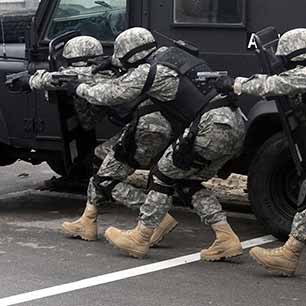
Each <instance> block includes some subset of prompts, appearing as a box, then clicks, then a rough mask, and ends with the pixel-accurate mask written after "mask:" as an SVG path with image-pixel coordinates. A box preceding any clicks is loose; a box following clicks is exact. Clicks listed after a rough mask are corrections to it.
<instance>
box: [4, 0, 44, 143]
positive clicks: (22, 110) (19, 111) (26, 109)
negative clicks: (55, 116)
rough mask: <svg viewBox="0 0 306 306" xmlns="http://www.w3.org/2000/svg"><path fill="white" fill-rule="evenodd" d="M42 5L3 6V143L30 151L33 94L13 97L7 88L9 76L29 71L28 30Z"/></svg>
mask: <svg viewBox="0 0 306 306" xmlns="http://www.w3.org/2000/svg"><path fill="white" fill-rule="evenodd" d="M38 3H39V1H33V2H32V3H31V6H30V7H28V6H27V7H24V6H23V5H20V8H18V7H17V6H18V5H19V3H18V4H16V8H14V9H13V8H11V7H10V5H9V3H7V2H5V3H0V11H1V16H0V93H1V99H0V143H6V144H8V145H11V146H18V147H29V148H30V147H31V146H32V144H33V140H34V116H35V98H34V94H32V93H31V94H18V95H16V94H12V93H11V92H9V91H8V89H7V88H6V86H5V80H6V75H8V74H11V73H16V72H21V71H24V70H26V69H27V65H28V57H27V54H26V48H25V37H26V29H27V28H28V27H29V25H30V23H31V18H32V16H33V15H34V14H35V11H36V9H37V6H38Z"/></svg>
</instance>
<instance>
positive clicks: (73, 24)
mask: <svg viewBox="0 0 306 306" xmlns="http://www.w3.org/2000/svg"><path fill="white" fill-rule="evenodd" d="M125 28H126V0H105V1H93V0H86V1H84V0H61V1H60V2H59V4H58V6H57V8H56V10H55V13H54V17H53V18H52V22H51V26H50V28H49V31H48V33H47V38H48V39H52V38H54V37H56V36H58V35H59V34H62V33H65V32H67V31H71V30H79V31H80V32H81V34H82V35H90V36H94V37H96V38H98V39H99V40H102V41H113V40H114V39H115V37H116V36H117V35H118V34H119V33H120V32H122V31H123V30H125Z"/></svg>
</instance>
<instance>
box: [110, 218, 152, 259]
mask: <svg viewBox="0 0 306 306" xmlns="http://www.w3.org/2000/svg"><path fill="white" fill-rule="evenodd" d="M152 234H153V229H150V228H147V227H145V226H144V225H142V224H141V223H140V222H139V223H138V225H137V226H136V227H135V228H134V229H132V230H129V231H122V230H119V229H117V228H115V227H109V228H108V229H107V230H106V231H105V238H106V240H108V241H109V242H110V243H111V244H112V245H113V246H114V247H116V248H118V249H119V250H120V251H123V252H124V253H127V254H128V255H129V256H132V257H136V258H142V257H144V256H145V255H146V254H147V253H148V251H149V247H150V239H151V236H152Z"/></svg>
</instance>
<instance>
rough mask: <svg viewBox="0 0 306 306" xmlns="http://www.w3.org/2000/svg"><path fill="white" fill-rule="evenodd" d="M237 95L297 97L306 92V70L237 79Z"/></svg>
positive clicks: (235, 85)
mask: <svg viewBox="0 0 306 306" xmlns="http://www.w3.org/2000/svg"><path fill="white" fill-rule="evenodd" d="M234 91H235V93H236V94H238V95H240V94H249V95H256V96H267V97H268V96H276V95H279V96H281V95H295V94H297V93H304V92H306V68H304V67H303V68H296V69H292V70H289V71H286V72H283V73H281V74H279V75H273V76H268V75H264V74H257V75H254V76H253V77H251V78H248V79H247V78H237V79H236V80H235V83H234Z"/></svg>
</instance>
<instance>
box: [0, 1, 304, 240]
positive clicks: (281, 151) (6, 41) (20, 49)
mask: <svg viewBox="0 0 306 306" xmlns="http://www.w3.org/2000/svg"><path fill="white" fill-rule="evenodd" d="M288 7H290V8H291V9H290V12H289V11H288ZM304 9H305V4H303V1H300V2H299V1H295V2H294V5H293V3H292V1H289V0H283V1H276V0H270V1H265V0H252V1H246V0H202V1H197V0H154V1H150V0H137V1H136V0H105V1H93V0H52V1H51V0H41V1H40V4H39V7H38V9H37V11H36V14H35V15H33V17H32V19H31V21H30V22H29V23H30V24H29V28H28V29H27V30H26V29H24V33H25V34H24V35H20V34H18V35H19V36H18V37H15V40H14V39H13V38H12V36H9V34H8V33H6V32H7V31H8V30H6V23H5V20H6V19H5V17H3V18H1V19H2V21H3V22H2V27H1V28H2V31H1V35H0V39H1V43H2V47H1V46H0V56H1V58H0V93H1V101H0V147H1V148H0V165H7V164H10V163H12V162H14V161H15V160H16V159H23V160H26V161H28V162H31V163H33V164H35V163H40V162H42V161H47V162H48V164H49V165H50V166H51V167H52V168H53V169H54V170H55V171H56V172H58V173H60V174H61V175H67V174H68V172H69V169H71V164H72V163H73V161H74V160H75V158H76V156H77V155H78V154H79V153H80V152H78V150H79V151H80V146H79V145H78V140H77V139H76V142H74V140H75V139H74V138H77V135H78V133H69V131H67V128H64V126H67V125H63V121H65V120H66V121H67V120H71V117H69V116H70V115H68V114H69V113H70V111H69V110H68V109H65V107H64V108H63V106H61V105H59V104H58V103H57V97H56V95H49V101H47V100H46V95H45V93H44V92H41V93H40V92H32V93H30V94H18V95H14V94H12V93H9V92H8V90H7V88H6V87H5V85H4V81H5V76H6V75H7V74H9V73H14V72H19V71H22V70H25V69H29V70H30V71H35V70H36V69H41V68H46V69H52V67H53V68H55V66H56V65H57V63H56V60H55V61H54V58H52V56H51V57H50V50H53V51H54V50H55V49H54V48H55V47H56V46H57V45H58V44H59V43H60V42H61V41H65V40H67V39H68V38H69V37H70V36H69V35H74V34H71V33H74V32H71V31H78V32H79V33H81V34H85V35H92V36H94V37H96V38H98V39H100V40H101V41H102V42H103V44H104V46H105V50H106V52H107V53H109V54H110V53H111V52H112V46H113V41H114V38H115V37H116V35H117V34H118V33H120V32H121V31H123V30H124V29H125V28H127V27H133V26H144V27H147V28H149V29H151V30H152V31H153V32H154V34H155V36H156V38H157V40H158V43H159V44H160V45H171V44H172V42H171V40H170V39H169V38H171V39H174V40H188V41H190V42H191V43H193V44H194V45H196V46H198V47H199V49H200V56H202V57H203V58H205V59H206V60H207V61H208V63H209V65H210V66H211V67H212V68H213V69H214V70H228V71H229V73H230V74H231V75H233V76H238V75H243V76H250V75H252V74H254V73H259V72H260V71H261V66H260V63H259V61H258V58H257V56H256V54H255V52H254V47H255V46H256V41H255V39H254V35H253V33H254V32H256V31H258V30H260V29H262V28H264V27H266V26H269V25H273V26H274V27H276V29H277V30H278V31H279V33H283V32H285V31H286V30H288V29H291V28H296V27H303V26H305V16H304ZM1 19H0V20H1ZM67 32H70V34H68V35H66V34H65V33H67ZM21 36H22V37H21ZM58 36H60V37H61V38H60V39H57V40H56V39H55V40H54V38H56V37H58ZM9 37H10V38H9ZM51 41H52V44H51V45H50V42H51ZM52 48H53V49H52ZM240 104H241V108H242V109H243V111H244V113H245V114H246V115H247V116H248V118H249V120H248V123H247V126H248V133H247V138H246V141H245V147H244V152H242V155H241V157H240V158H239V159H238V160H236V161H233V162H232V163H231V165H230V168H228V169H227V170H229V172H235V173H239V174H245V175H248V182H249V184H248V192H249V196H250V200H251V204H252V206H253V208H254V211H255V214H256V216H257V218H258V220H259V221H261V222H262V223H263V224H264V225H265V226H266V227H267V229H268V230H269V231H270V232H272V233H273V234H274V235H276V236H278V237H283V238H284V237H285V236H286V235H287V234H288V232H289V229H290V224H291V221H292V216H293V215H294V213H295V211H296V199H297V193H298V180H297V174H296V171H295V168H294V165H293V162H292V159H291V157H290V153H289V150H288V145H287V142H286V138H285V137H284V134H283V132H282V126H281V122H280V117H279V113H278V111H277V107H276V105H275V103H274V102H273V101H266V100H262V99H258V98H249V97H248V98H246V97H241V99H240ZM65 112H66V113H65ZM117 130H118V127H115V126H113V125H112V124H111V123H110V122H109V121H107V120H106V119H105V120H103V122H100V123H99V125H98V127H97V131H98V138H99V140H100V141H103V140H105V139H107V138H109V137H110V136H112V135H113V134H114V133H115V132H116V131H117ZM83 155H84V154H83ZM227 166H229V165H227Z"/></svg>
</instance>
